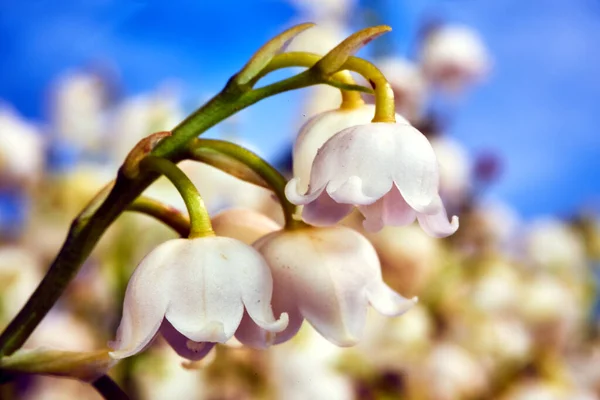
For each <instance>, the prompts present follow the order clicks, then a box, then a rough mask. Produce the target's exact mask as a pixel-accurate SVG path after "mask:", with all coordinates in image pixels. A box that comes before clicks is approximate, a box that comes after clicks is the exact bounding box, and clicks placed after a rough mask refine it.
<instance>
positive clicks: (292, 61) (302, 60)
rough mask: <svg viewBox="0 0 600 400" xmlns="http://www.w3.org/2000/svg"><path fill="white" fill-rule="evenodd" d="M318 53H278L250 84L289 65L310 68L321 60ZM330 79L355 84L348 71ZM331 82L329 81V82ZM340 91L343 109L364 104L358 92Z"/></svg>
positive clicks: (340, 72) (338, 73)
mask: <svg viewBox="0 0 600 400" xmlns="http://www.w3.org/2000/svg"><path fill="white" fill-rule="evenodd" d="M321 57H322V56H320V55H318V54H314V53H307V52H299V51H298V52H290V53H282V54H278V55H276V56H275V57H273V58H272V59H271V61H270V62H269V64H267V66H266V67H265V68H263V69H262V71H261V72H260V74H258V75H257V76H256V77H255V78H254V79H253V80H252V82H251V84H252V85H255V84H256V83H257V82H258V80H259V79H261V78H262V77H264V76H265V75H267V74H269V73H271V72H273V71H277V70H278V69H283V68H289V67H307V68H310V67H312V66H313V65H315V64H316V63H317V62H319V60H321ZM332 79H333V80H335V81H338V82H340V83H343V84H345V85H348V86H355V85H356V82H355V81H354V79H353V78H352V75H350V73H349V72H348V71H339V72H337V73H335V74H333V76H332ZM329 83H331V82H329ZM340 92H341V93H342V104H341V105H340V108H343V109H354V108H358V107H360V106H361V105H363V104H365V102H364V101H363V99H362V97H361V96H360V93H359V92H357V91H356V90H343V89H340Z"/></svg>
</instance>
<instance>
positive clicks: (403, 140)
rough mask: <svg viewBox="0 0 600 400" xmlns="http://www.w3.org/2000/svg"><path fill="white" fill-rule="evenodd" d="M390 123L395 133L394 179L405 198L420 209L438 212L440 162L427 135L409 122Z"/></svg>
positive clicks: (420, 210)
mask: <svg viewBox="0 0 600 400" xmlns="http://www.w3.org/2000/svg"><path fill="white" fill-rule="evenodd" d="M387 125H388V128H387V129H388V130H390V131H392V130H393V134H394V141H395V144H394V148H395V153H396V157H395V159H394V167H393V170H394V171H393V178H394V182H395V183H396V185H397V186H398V189H399V190H400V193H401V194H402V197H403V198H404V200H405V201H406V202H407V203H408V204H409V205H410V206H411V207H412V208H413V209H414V210H415V211H417V212H421V213H429V214H431V213H435V212H437V208H436V207H437V206H436V204H432V202H433V200H434V199H435V197H436V196H437V195H438V189H439V170H438V168H439V167H438V162H437V159H436V156H435V153H434V151H433V148H432V147H431V144H430V143H429V141H428V140H427V138H426V137H425V136H424V135H423V134H422V133H421V132H419V131H418V130H417V129H415V128H413V127H412V126H410V125H408V124H394V125H390V124H387Z"/></svg>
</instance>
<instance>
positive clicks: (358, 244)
mask: <svg viewBox="0 0 600 400" xmlns="http://www.w3.org/2000/svg"><path fill="white" fill-rule="evenodd" d="M254 247H255V248H256V249H257V250H258V251H260V253H261V254H262V255H263V256H264V258H265V259H266V260H267V262H268V263H269V266H270V267H271V273H272V274H273V303H272V304H273V309H274V310H275V312H285V313H287V314H288V315H289V318H290V323H289V325H288V326H287V328H286V329H285V330H284V331H282V332H280V333H277V335H276V336H275V340H274V342H275V343H281V342H285V341H286V340H289V339H290V338H291V337H293V336H294V335H295V334H296V333H297V332H298V330H299V329H300V326H301V325H302V322H303V320H304V319H306V320H308V322H310V324H311V325H312V326H313V327H314V328H315V329H316V330H317V331H318V332H319V333H320V334H321V335H323V336H324V337H325V338H326V339H328V340H329V341H330V342H332V343H334V344H337V345H339V346H352V345H354V344H356V343H357V342H358V341H359V340H360V338H361V335H362V331H363V328H364V325H365V318H366V314H367V306H368V305H369V304H371V305H372V306H373V307H374V308H375V309H376V310H377V311H379V312H380V313H381V314H384V315H388V316H397V315H400V314H402V313H404V312H405V311H407V310H408V309H410V308H411V307H412V306H413V304H414V303H415V301H416V299H412V300H408V299H406V298H404V297H402V296H401V295H399V294H397V293H395V292H394V291H393V290H392V289H390V288H389V287H388V286H387V285H386V284H385V283H384V282H383V280H382V277H381V268H380V265H379V259H378V258H377V253H376V252H375V249H374V248H373V246H372V245H371V244H370V243H369V241H368V240H367V239H366V238H365V237H363V236H362V235H360V234H359V233H358V232H356V231H354V230H352V229H349V228H345V227H331V228H312V227H310V228H302V229H295V230H292V231H277V232H273V233H271V234H269V235H267V236H265V237H263V238H261V239H259V240H258V241H257V242H256V243H255V244H254ZM242 326H244V323H242ZM241 333H242V334H241V335H238V338H239V339H240V340H241V341H244V340H246V341H247V342H251V343H252V341H256V343H255V345H260V344H261V343H264V342H268V341H269V340H271V339H272V335H270V334H269V333H267V332H264V331H263V332H260V331H259V330H257V329H256V328H255V327H253V326H248V327H247V328H246V329H244V330H242V332H241Z"/></svg>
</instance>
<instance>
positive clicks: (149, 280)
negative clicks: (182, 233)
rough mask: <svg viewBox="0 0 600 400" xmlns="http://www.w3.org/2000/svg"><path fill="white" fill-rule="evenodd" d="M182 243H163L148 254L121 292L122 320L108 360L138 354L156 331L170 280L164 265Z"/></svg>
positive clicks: (180, 241)
mask: <svg viewBox="0 0 600 400" xmlns="http://www.w3.org/2000/svg"><path fill="white" fill-rule="evenodd" d="M182 242H185V240H184V239H176V240H171V241H168V242H165V243H163V244H162V245H160V246H158V247H157V248H156V249H154V250H153V251H152V252H151V253H149V254H148V255H147V256H146V257H145V258H144V259H143V260H142V262H141V263H140V265H138V267H137V268H136V270H135V271H134V273H133V275H132V276H131V279H130V280H129V283H128V284H127V290H126V292H125V301H124V304H123V317H122V319H121V323H120V325H119V329H118V330H117V338H116V339H115V341H114V342H111V343H110V346H111V347H113V348H114V351H112V352H111V353H110V356H111V357H113V358H115V359H121V358H125V357H129V356H132V355H134V354H136V353H139V352H140V351H142V349H144V348H145V347H146V346H148V344H149V343H150V342H151V341H152V339H153V338H154V336H155V335H156V333H157V332H158V329H159V328H160V326H161V324H162V321H163V318H164V316H165V312H166V310H167V307H168V304H169V290H168V285H169V282H170V279H169V278H170V276H169V274H167V273H166V272H167V271H166V269H165V268H164V266H165V265H164V264H165V263H167V262H168V260H169V259H170V258H171V257H173V255H174V254H176V252H177V251H178V248H179V247H180V245H181V243H182Z"/></svg>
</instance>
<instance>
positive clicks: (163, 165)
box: [140, 156, 215, 239]
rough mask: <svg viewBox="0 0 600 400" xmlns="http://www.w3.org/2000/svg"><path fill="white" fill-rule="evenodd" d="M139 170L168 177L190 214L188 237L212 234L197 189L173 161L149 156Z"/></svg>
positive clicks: (206, 212) (204, 207) (213, 233)
mask: <svg viewBox="0 0 600 400" xmlns="http://www.w3.org/2000/svg"><path fill="white" fill-rule="evenodd" d="M140 170H146V171H148V172H155V173H159V174H161V175H164V176H165V177H166V178H167V179H169V180H170V181H171V182H172V183H173V185H174V186H175V188H176V189H177V191H178V192H179V194H180V195H181V197H182V198H183V201H184V202H185V206H186V208H187V210H188V213H189V215H190V234H189V236H188V237H189V238H190V239H191V238H196V237H204V236H214V235H215V232H214V231H213V230H212V225H211V223H210V216H209V215H208V211H207V210H206V206H205V205H204V201H203V200H202V197H201V196H200V193H199V192H198V189H197V188H196V186H194V184H193V183H192V181H191V180H190V178H188V177H187V175H186V174H185V173H184V172H183V171H182V170H181V169H179V167H178V166H177V165H175V164H174V163H173V162H171V161H169V160H167V159H166V158H160V157H155V156H149V157H146V158H144V159H143V160H142V161H141V162H140Z"/></svg>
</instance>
